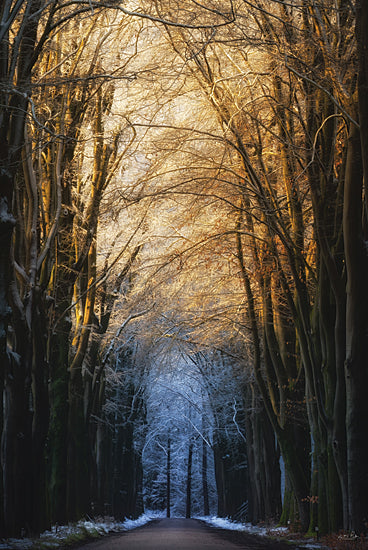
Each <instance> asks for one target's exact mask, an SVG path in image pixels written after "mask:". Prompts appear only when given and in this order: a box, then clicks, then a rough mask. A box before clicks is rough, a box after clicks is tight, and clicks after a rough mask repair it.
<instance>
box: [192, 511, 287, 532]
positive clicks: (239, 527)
mask: <svg viewBox="0 0 368 550" xmlns="http://www.w3.org/2000/svg"><path fill="white" fill-rule="evenodd" d="M197 519H200V520H202V521H205V522H206V523H208V524H209V525H213V527H219V528H220V529H229V530H230V531H243V532H244V533H250V534H252V535H260V536H266V535H270V534H271V535H274V536H277V535H281V534H284V533H286V532H287V531H288V529H287V527H275V528H270V527H259V526H257V525H252V524H251V523H238V522H236V521H231V520H229V519H226V518H218V517H217V516H207V517H199V518H197Z"/></svg>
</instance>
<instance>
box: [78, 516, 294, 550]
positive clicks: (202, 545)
mask: <svg viewBox="0 0 368 550" xmlns="http://www.w3.org/2000/svg"><path fill="white" fill-rule="evenodd" d="M232 534H233V532H231V531H223V530H220V529H214V528H211V527H208V526H207V525H205V524H204V523H202V522H201V521H198V520H195V519H177V518H171V519H162V520H156V521H153V522H152V523H150V524H148V525H145V526H144V527H142V528H139V529H135V530H133V531H128V532H127V533H124V534H123V535H121V536H113V537H108V538H107V539H103V540H100V541H98V542H94V543H90V544H88V545H87V546H83V547H81V548H85V549H86V550H102V549H103V548H105V549H109V550H110V549H111V550H128V549H129V550H235V549H238V550H239V548H243V549H247V550H271V548H272V549H273V550H285V549H286V548H287V547H288V548H290V546H288V545H287V544H286V543H285V544H284V543H275V542H270V541H266V540H261V539H260V538H258V537H256V536H251V535H245V534H244V535H243V537H244V544H242V543H240V542H231V539H232ZM238 536H239V535H238Z"/></svg>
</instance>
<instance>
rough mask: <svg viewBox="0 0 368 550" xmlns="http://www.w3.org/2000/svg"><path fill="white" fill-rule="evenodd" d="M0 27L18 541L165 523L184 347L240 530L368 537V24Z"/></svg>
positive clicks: (146, 9)
mask: <svg viewBox="0 0 368 550" xmlns="http://www.w3.org/2000/svg"><path fill="white" fill-rule="evenodd" d="M0 9H1V11H0V15H1V26H0V38H1V54H0V59H1V66H0V70H1V88H0V110H1V111H0V139H1V143H2V144H3V146H2V148H1V158H0V178H1V180H0V181H1V185H0V191H1V196H0V239H1V242H0V255H1V257H0V323H1V327H0V342H1V347H0V353H1V364H2V366H3V369H2V379H1V384H2V392H3V396H4V399H3V410H2V416H1V418H2V421H1V423H0V424H1V426H2V457H1V465H2V474H3V475H2V479H3V487H2V493H3V499H2V509H1V515H2V524H3V528H4V532H5V533H7V534H17V533H19V532H20V531H21V529H22V528H24V527H26V528H27V529H29V530H31V531H36V532H37V531H39V530H41V529H42V528H44V527H46V526H47V525H48V524H49V522H50V521H54V522H56V521H57V522H59V523H60V522H61V523H64V522H66V521H68V520H73V519H78V518H79V517H81V516H82V515H83V514H84V513H86V512H88V511H90V507H91V502H92V501H93V502H94V507H95V510H96V511H99V512H102V511H104V508H105V503H109V506H110V507H111V509H112V511H113V513H115V514H116V515H117V516H122V515H130V514H135V513H138V512H139V511H140V510H141V509H142V499H141V497H140V495H141V494H142V490H143V489H142V479H143V478H142V476H143V474H142V464H141V463H140V459H139V450H140V449H142V448H143V447H144V437H145V433H146V432H145V429H147V424H145V422H146V421H145V418H146V414H147V412H148V408H149V403H150V401H149V399H150V397H149V395H150V394H149V392H148V393H147V392H143V390H142V389H139V388H142V387H143V386H144V382H143V381H142V380H148V379H149V376H148V374H147V369H148V365H149V364H150V361H149V360H147V359H145V360H143V359H142V355H137V354H136V353H135V351H134V350H135V349H136V348H135V346H138V347H140V346H143V347H142V349H144V350H145V352H146V354H147V355H150V353H151V354H152V350H153V349H154V346H156V345H157V343H158V342H160V346H164V347H165V345H166V346H170V345H171V343H170V342H172V341H173V339H181V340H183V341H184V340H185V342H186V346H189V348H188V347H186V348H185V349H186V352H185V353H186V355H187V356H188V358H190V359H188V361H190V362H191V363H192V364H193V365H195V367H196V369H197V370H196V372H198V373H199V374H200V380H201V384H203V385H204V387H205V391H206V402H207V403H208V404H209V406H210V410H211V417H212V423H213V428H212V431H211V436H209V439H210V438H212V439H211V445H212V451H213V454H214V463H213V468H214V478H215V480H216V485H217V493H218V508H219V512H220V513H221V514H225V515H226V514H230V515H236V514H237V512H238V511H239V509H240V508H241V507H242V505H243V504H244V502H245V500H246V499H248V500H249V503H250V512H249V516H250V517H251V519H253V520H259V519H266V518H270V517H275V516H279V515H280V507H281V504H280V470H279V453H281V456H282V459H283V463H284V464H285V470H286V493H285V497H284V507H283V512H282V520H283V521H287V519H289V518H290V517H292V518H295V519H298V521H299V522H300V524H301V526H302V528H303V529H304V530H307V529H308V527H311V528H313V527H314V526H315V525H317V524H318V525H319V527H320V529H321V530H323V531H327V530H330V531H332V530H337V529H338V528H340V527H342V526H343V527H345V528H350V529H355V530H357V531H363V530H365V524H366V521H367V517H368V501H367V499H368V472H367V470H366V463H367V459H368V456H367V455H368V443H367V442H366V439H367V438H366V428H365V418H366V416H367V412H368V411H367V406H368V405H367V400H366V398H365V392H366V388H367V376H368V374H367V372H368V371H367V368H366V365H365V356H366V350H365V347H366V338H365V335H366V330H367V323H368V318H367V311H368V308H367V307H366V305H367V304H366V301H367V299H368V298H367V285H366V274H367V270H368V265H367V254H366V225H367V219H366V212H367V209H366V197H367V193H365V185H366V181H367V175H366V172H367V166H368V162H367V151H368V149H367V145H368V144H367V141H368V136H367V132H368V130H367V128H368V125H367V123H366V122H367V110H368V108H367V97H368V96H367V94H366V89H367V82H368V67H367V36H366V34H365V33H364V29H365V23H366V22H367V18H368V9H367V6H366V3H365V2H356V3H351V2H350V1H349V2H348V1H346V2H345V0H340V1H339V2H336V1H332V0H331V1H330V0H321V1H320V2H310V1H308V0H306V1H305V0H295V1H293V2H279V1H278V2H264V1H263V0H257V1H255V2H252V4H251V5H250V4H248V3H247V2H244V1H243V0H237V1H234V2H229V3H224V2H217V1H216V0H213V1H212V2H211V3H209V5H208V6H206V7H202V6H198V5H197V3H195V2H191V1H190V0H188V2H180V4H178V3H177V2H175V1H174V0H162V1H161V2H154V3H152V2H149V3H147V5H145V2H141V5H140V8H139V10H138V11H129V10H128V9H127V7H126V6H125V5H124V6H123V5H120V4H119V3H118V2H114V3H112V4H109V3H106V2H93V1H92V2H90V1H89V2H86V3H83V2H75V3H74V2H63V1H62V0H54V1H53V2H51V3H49V2H43V1H42V0H37V1H36V0H33V1H32V0H24V1H23V2H21V1H18V2H16V1H12V0H6V1H5V2H4V3H3V6H2V7H1V8H0ZM122 37H123V40H122ZM111 54H113V55H111ZM128 207H129V209H128ZM116 222H118V223H116ZM138 320H139V324H140V329H139V330H138V329H137V330H136V331H133V332H132V333H131V335H130V340H129V343H128V333H127V326H128V325H129V326H131V325H132V324H134V326H135V325H136V324H137V323H138ZM119 326H120V328H119ZM148 334H151V337H152V342H153V343H154V344H152V348H151V350H150V348H149V347H147V346H146V345H143V342H144V341H145V340H147V335H148ZM168 336H169V337H168ZM122 340H123V343H121V341H122ZM136 357H140V359H139V360H137V359H136ZM154 362H155V359H153V358H152V361H151V364H154ZM179 365H180V368H181V369H183V368H187V367H185V366H184V364H183V363H182V362H180V363H179ZM230 365H231V367H230ZM229 369H230V370H229ZM188 370H190V369H189V368H188ZM107 372H108V373H109V375H110V376H109V382H108V390H106V373H107ZM223 372H231V373H232V377H233V378H234V379H235V380H236V381H237V388H236V390H237V392H238V391H239V392H240V393H237V392H235V388H234V387H233V386H231V384H230V385H229V388H228V390H226V389H225V387H224V384H221V380H222V378H221V376H222V373H223ZM239 373H240V377H239ZM219 381H220V382H219ZM148 386H149V385H148ZM220 390H221V391H220ZM170 391H172V389H171V390H170ZM235 393H236V395H233V397H234V400H233V399H232V398H230V399H229V398H228V396H229V395H232V394H235ZM224 394H225V395H226V396H227V400H226V399H225V402H224V401H223V398H224V397H223V396H224ZM107 398H108V399H107ZM106 400H107V401H106ZM119 402H121V403H122V408H121V407H119V406H118V403H119ZM224 403H227V404H226V406H225V405H224ZM147 407H148V408H147ZM229 407H230V408H229ZM224 408H225V409H226V410H227V413H226V414H225V412H224ZM229 411H233V414H231V413H230V412H229ZM189 416H190V415H189ZM192 422H193V420H192ZM144 426H146V428H144ZM230 426H231V427H232V429H235V431H236V432H237V433H238V436H239V438H238V439H237V440H236V443H234V441H235V440H234V438H233V437H232V436H231V437H230V436H229V437H228V436H227V435H226V434H227V430H230ZM215 427H216V429H215ZM151 428H152V430H153V431H154V430H155V429H156V428H155V427H154V426H151ZM184 431H185V430H184ZM241 434H245V439H244V435H243V437H241ZM202 436H205V431H203V430H202ZM147 437H148V439H149V438H150V435H149V434H148V436H147ZM160 437H161V436H160ZM275 437H276V440H277V444H276V443H275ZM204 438H205V439H207V438H206V437H204ZM169 439H171V436H170V437H169ZM189 439H190V438H189ZM202 439H203V437H202ZM245 440H246V444H245ZM198 441H200V440H199V439H198ZM166 443H167V436H166ZM159 444H160V445H161V447H164V448H165V449H166V453H167V452H168V448H167V447H165V444H164V443H163V441H162V440H161V439H160V440H159ZM190 449H191V453H192V454H191V455H190V456H191V458H190V456H189V454H188V456H187V464H188V470H189V464H190V463H191V462H192V460H193V452H196V451H195V448H194V447H193V446H192V443H191V442H190V441H189V440H188V452H189V450H190ZM245 452H246V453H247V461H246V463H247V469H246V471H243V470H245V469H243V470H242V468H241V467H240V466H241V464H243V463H244V453H245ZM152 453H153V451H152ZM198 453H199V451H198ZM152 456H154V453H153V455H152ZM152 456H151V458H152ZM30 457H31V458H30ZM166 457H167V454H166ZM198 457H199V454H198ZM229 457H230V459H229ZM226 460H227V464H226ZM229 460H230V463H231V464H230V465H229ZM111 461H112V462H111ZM149 462H150V461H148V462H147V463H146V468H149V464H148V463H149ZM151 462H152V460H151ZM111 465H113V467H111ZM147 471H148V470H147ZM112 472H114V474H112ZM150 475H151V474H149V475H148V478H147V479H151V481H149V482H148V481H147V483H148V485H147V487H149V483H153V481H152V479H153V478H154V476H155V475H156V474H152V475H151V478H150ZM160 475H161V474H160ZM114 476H115V477H114ZM152 476H153V478H152ZM189 477H190V476H189V474H188V472H187V480H188V479H189ZM239 479H242V480H244V483H243V482H242V483H241V484H240V483H239ZM250 479H251V480H252V483H249V480H250ZM117 480H118V481H117ZM129 480H130V481H129ZM247 480H248V481H247ZM128 481H129V483H128ZM127 483H128V484H127ZM240 485H241V487H242V488H241V489H240V490H239V494H238V493H237V492H236V491H237V489H239V486H240ZM122 487H123V488H122ZM188 487H189V485H188ZM243 489H244V490H243ZM116 490H117V491H118V492H117V493H116V494H114V491H116Z"/></svg>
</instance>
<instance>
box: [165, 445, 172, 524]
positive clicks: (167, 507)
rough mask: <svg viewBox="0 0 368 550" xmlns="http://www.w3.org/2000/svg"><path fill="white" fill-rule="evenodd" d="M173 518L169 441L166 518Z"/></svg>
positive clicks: (169, 446) (169, 449) (168, 449)
mask: <svg viewBox="0 0 368 550" xmlns="http://www.w3.org/2000/svg"><path fill="white" fill-rule="evenodd" d="M170 516H171V439H170V437H168V439H167V462H166V517H167V518H169V517H170Z"/></svg>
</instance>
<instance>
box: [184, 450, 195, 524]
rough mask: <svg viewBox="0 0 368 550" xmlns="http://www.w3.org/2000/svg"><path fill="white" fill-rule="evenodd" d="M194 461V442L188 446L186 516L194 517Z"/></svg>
mask: <svg viewBox="0 0 368 550" xmlns="http://www.w3.org/2000/svg"><path fill="white" fill-rule="evenodd" d="M192 461H193V443H192V442H190V443H189V447H188V468H187V499H186V508H185V517H186V518H187V519H189V518H190V517H192Z"/></svg>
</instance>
